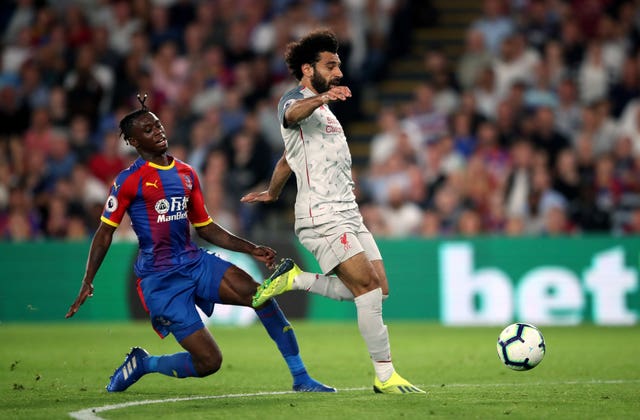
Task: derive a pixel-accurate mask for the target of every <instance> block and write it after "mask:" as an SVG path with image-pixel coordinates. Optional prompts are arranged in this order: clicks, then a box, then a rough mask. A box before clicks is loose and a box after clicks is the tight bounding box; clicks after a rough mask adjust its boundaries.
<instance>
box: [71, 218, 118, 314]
mask: <svg viewBox="0 0 640 420" xmlns="http://www.w3.org/2000/svg"><path fill="white" fill-rule="evenodd" d="M115 230H116V228H115V227H114V226H110V225H108V224H106V223H100V226H98V230H97V231H96V233H95V235H94V236H93V240H92V241H91V247H90V248H89V256H88V258H87V266H86V269H85V273H84V278H83V279H82V286H80V291H79V292H78V297H76V300H75V301H74V302H73V303H72V304H71V307H70V308H69V311H68V312H67V315H66V316H65V318H71V317H72V316H73V315H75V313H76V312H78V309H80V305H82V304H83V303H84V301H85V300H87V298H88V297H91V296H93V278H94V277H95V276H96V273H97V272H98V269H99V268H100V265H101V264H102V261H104V257H105V255H107V251H108V250H109V247H110V246H111V240H112V239H113V232H115Z"/></svg>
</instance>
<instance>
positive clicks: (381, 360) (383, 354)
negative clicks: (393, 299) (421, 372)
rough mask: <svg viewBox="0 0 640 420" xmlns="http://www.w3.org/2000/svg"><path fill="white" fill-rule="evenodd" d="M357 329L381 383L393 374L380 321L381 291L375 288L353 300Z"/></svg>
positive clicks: (387, 339)
mask: <svg viewBox="0 0 640 420" xmlns="http://www.w3.org/2000/svg"><path fill="white" fill-rule="evenodd" d="M354 301H355V304H356V312H357V314H358V328H359V329H360V335H362V338H363V339H364V342H365V344H366V345H367V350H369V355H370V356H371V360H372V361H373V368H374V369H375V371H376V376H377V377H378V379H380V380H381V381H382V382H384V381H386V380H387V379H389V378H390V377H391V375H392V374H393V372H394V368H393V363H391V345H390V344H389V333H388V332H387V326H386V325H384V323H383V321H382V289H380V288H377V289H374V290H371V291H370V292H367V293H365V294H363V295H360V296H358V297H356V298H355V299H354Z"/></svg>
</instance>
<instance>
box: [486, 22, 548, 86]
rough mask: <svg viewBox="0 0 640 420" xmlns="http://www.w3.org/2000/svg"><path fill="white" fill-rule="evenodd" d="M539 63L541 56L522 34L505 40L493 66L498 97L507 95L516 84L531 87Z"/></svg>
mask: <svg viewBox="0 0 640 420" xmlns="http://www.w3.org/2000/svg"><path fill="white" fill-rule="evenodd" d="M539 62H540V54H539V53H538V52H537V51H536V50H534V49H533V48H531V47H529V46H528V45H527V44H526V42H525V39H524V37H523V36H522V34H518V33H514V34H512V35H510V36H508V37H507V38H505V39H504V41H502V45H501V46H500V54H499V55H498V57H497V59H496V60H495V62H494V65H493V70H494V72H495V78H496V89H497V92H498V95H499V96H501V97H504V96H505V95H507V93H508V91H509V89H510V88H511V86H512V85H513V84H514V83H516V82H521V83H524V84H526V85H530V84H531V83H532V82H533V75H534V68H535V66H536V65H537V64H538V63H539Z"/></svg>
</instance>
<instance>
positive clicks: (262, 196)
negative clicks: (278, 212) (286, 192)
mask: <svg viewBox="0 0 640 420" xmlns="http://www.w3.org/2000/svg"><path fill="white" fill-rule="evenodd" d="M277 199H278V197H273V196H272V195H271V194H269V191H268V190H265V191H260V192H257V191H254V192H250V193H249V194H246V195H245V196H244V197H242V198H241V199H240V201H241V202H243V203H272V202H274V201H276V200H277Z"/></svg>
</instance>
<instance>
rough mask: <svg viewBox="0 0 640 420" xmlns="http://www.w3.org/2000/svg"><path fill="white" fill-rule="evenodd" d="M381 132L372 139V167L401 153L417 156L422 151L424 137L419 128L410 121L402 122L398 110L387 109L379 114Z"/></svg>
mask: <svg viewBox="0 0 640 420" xmlns="http://www.w3.org/2000/svg"><path fill="white" fill-rule="evenodd" d="M378 127H379V128H380V131H379V132H378V133H377V134H376V135H375V136H373V138H372V139H371V148H370V151H369V162H370V165H371V166H372V167H375V166H377V165H380V164H383V163H384V162H385V161H386V160H387V159H389V157H390V156H391V155H392V154H394V153H396V152H400V153H401V154H402V155H403V156H407V157H409V159H410V156H415V155H416V154H417V152H418V150H419V149H420V146H421V143H422V137H421V135H420V133H419V132H418V129H417V126H415V125H413V124H411V123H409V122H408V121H404V122H401V121H400V118H399V116H398V114H397V112H396V110H395V109H394V108H392V107H386V108H383V109H381V110H380V112H379V114H378Z"/></svg>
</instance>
